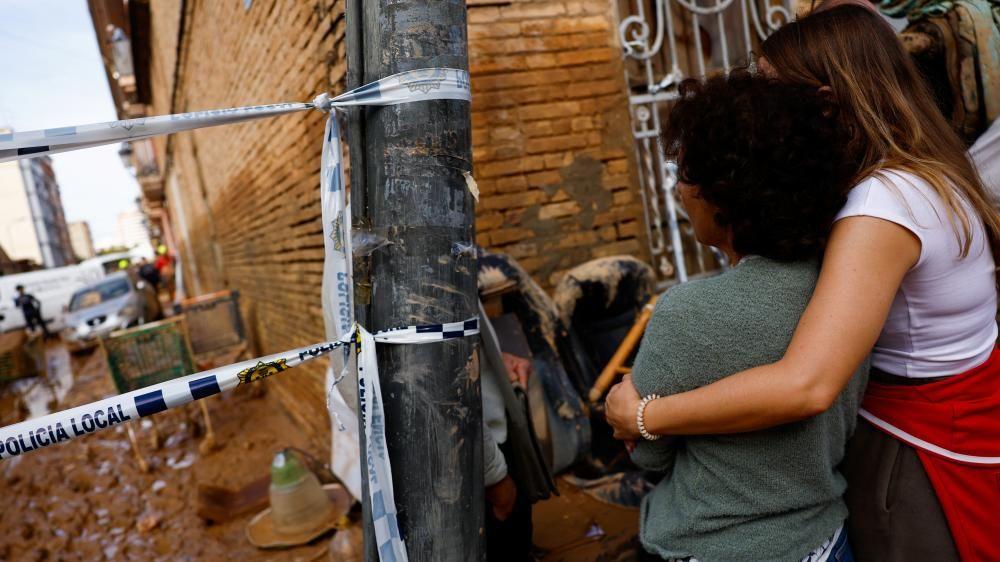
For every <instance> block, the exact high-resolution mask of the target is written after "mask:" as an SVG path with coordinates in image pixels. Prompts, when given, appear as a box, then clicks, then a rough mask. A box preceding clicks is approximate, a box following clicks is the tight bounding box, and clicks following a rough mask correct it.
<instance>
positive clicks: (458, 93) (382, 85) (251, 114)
mask: <svg viewBox="0 0 1000 562" xmlns="http://www.w3.org/2000/svg"><path fill="white" fill-rule="evenodd" d="M436 99H454V100H466V101H468V100H470V99H471V93H470V89H469V73H468V72H466V71H464V70H457V69H454V68H423V69H418V70H410V71H407V72H400V73H398V74H393V75H392V76H387V77H385V78H382V79H381V80H378V81H375V82H372V83H370V84H366V85H364V86H361V87H360V88H356V89H354V90H351V91H349V92H345V93H343V94H341V95H339V96H336V97H334V98H330V97H329V96H328V95H327V94H320V95H318V96H316V97H315V98H314V99H313V101H311V102H305V103H298V102H296V103H276V104H268V105H253V106H248V107H233V108H227V109H212V110H208V111H194V112H190V113H177V114H174V115H158V116H152V117H137V118H135V119H122V120H119V121H108V122H105V123H93V124H89V125H78V126H70V127H55V128H51V129H40V130H37V131H25V132H22V133H17V132H8V133H0V162H7V161H10V160H18V159H21V158H32V157H35V156H42V155H45V154H55V153H58V152H65V151H68V150H80V149H83V148H92V147H95V146H101V145H104V144H112V143H115V142H122V141H134V140H140V139H145V138H150V137H155V136H159V135H167V134H171V133H178V132H181V131H189V130H191V129H198V128H202V127H212V126H216V125H228V124H232V123H240V122H243V121H250V120H255V119H263V118H268V117H275V116H278V115H283V114H286V113H294V112H297V111H303V110H306V109H320V110H323V111H330V110H332V109H338V108H344V107H351V106H358V105H396V104H400V103H411V102H415V101H423V100H436Z"/></svg>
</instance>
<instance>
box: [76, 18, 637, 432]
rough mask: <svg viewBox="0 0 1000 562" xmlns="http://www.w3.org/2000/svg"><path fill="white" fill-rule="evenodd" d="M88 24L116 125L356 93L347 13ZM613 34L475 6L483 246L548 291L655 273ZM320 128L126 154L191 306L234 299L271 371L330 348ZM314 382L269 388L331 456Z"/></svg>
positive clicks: (305, 378)
mask: <svg viewBox="0 0 1000 562" xmlns="http://www.w3.org/2000/svg"><path fill="white" fill-rule="evenodd" d="M90 6H91V13H92V15H93V17H94V28H95V31H96V33H97V35H98V39H99V43H100V44H101V48H102V51H103V52H104V54H105V60H106V61H108V63H109V64H108V67H107V71H108V80H109V83H110V84H111V88H112V92H113V94H114V97H115V101H116V103H117V105H118V109H119V115H120V117H121V118H131V117H139V116H142V115H162V114H169V113H181V112H186V111H196V110H204V109H217V108H227V107H237V106H245V105H254V104H258V103H271V102H280V101H299V100H309V99H312V98H313V97H314V96H315V95H316V94H317V93H319V92H331V93H338V92H342V91H343V90H344V89H345V74H346V62H345V44H344V35H345V19H344V13H343V12H344V3H343V1H333V0H316V1H311V2H277V1H276V0H271V1H265V0H258V1H255V2H253V3H247V4H244V3H239V2H181V1H180V0H158V1H156V2H144V1H141V0H138V1H137V0H132V1H130V2H128V3H127V7H126V6H125V5H124V3H123V2H122V1H121V0H90ZM615 20H616V17H615V14H614V8H613V6H612V5H611V4H610V3H609V2H607V1H604V0H559V1H555V0H551V1H550V0H533V1H511V2H488V3H483V2H469V8H468V21H469V26H468V38H469V58H470V70H471V74H472V90H473V102H472V125H473V151H474V175H475V177H476V180H477V181H478V184H479V189H480V202H479V206H478V209H477V220H476V229H477V242H478V243H479V245H481V246H483V247H485V248H488V249H491V250H495V251H500V252H505V253H509V254H511V255H512V256H514V257H515V258H516V259H518V260H519V261H520V262H521V264H522V265H523V266H524V267H525V268H526V269H527V270H528V271H529V272H530V273H532V274H533V275H534V276H535V278H536V279H537V280H538V281H539V282H540V283H541V284H542V285H543V286H545V287H551V286H553V285H554V284H555V283H556V282H557V280H558V279H559V277H560V276H561V275H562V274H563V273H564V272H565V271H566V270H567V269H569V268H571V267H573V266H576V265H578V264H580V263H583V262H585V261H587V260H589V259H592V258H597V257H603V256H608V255H613V254H633V255H638V256H639V257H644V256H645V255H646V253H645V250H644V249H645V248H646V247H647V245H646V244H645V242H644V241H643V236H644V232H645V229H644V228H643V227H642V223H641V221H642V216H643V212H642V202H641V201H640V200H639V197H638V189H637V180H636V174H635V172H634V171H633V170H634V165H633V164H634V162H633V161H634V157H635V156H634V154H635V153H634V150H633V148H632V144H631V143H632V139H631V135H630V130H629V125H628V123H629V114H628V103H627V92H626V86H625V82H624V79H623V68H622V64H621V55H620V52H621V51H620V47H619V45H618V43H617V33H616V31H615V29H616V23H615ZM221 22H225V24H224V25H223V24H222V23H221ZM118 29H121V30H123V32H124V36H125V37H127V38H129V40H130V45H131V51H130V53H131V58H132V61H131V66H130V67H128V66H127V65H120V64H116V63H114V62H113V61H115V60H116V58H115V57H116V56H117V57H118V59H121V58H122V57H123V56H126V55H125V54H121V53H119V54H117V55H116V54H115V51H114V49H115V46H116V45H119V46H120V45H121V44H122V34H121V33H118V32H117V31H116V30H118ZM209 53H210V54H209ZM123 68H125V69H126V70H131V72H132V73H133V74H132V75H131V76H126V75H124V74H123V70H122V69H123ZM323 121H324V116H323V115H322V114H320V113H318V112H307V113H300V114H295V115H291V116H286V117H281V118H277V119H271V120H262V121H254V122H249V123H245V124H240V125H235V126H226V127H216V128H207V129H199V130H196V131H191V132H185V133H180V134H177V135H173V136H170V137H166V138H163V137H160V138H154V139H150V140H144V141H138V143H132V147H131V148H129V149H125V148H123V152H131V154H133V155H139V154H142V155H143V156H142V157H143V158H144V159H145V162H144V164H143V165H139V164H138V163H137V164H136V166H135V168H136V170H137V177H140V184H142V186H143V204H142V205H143V210H144V211H147V214H148V213H149V211H150V210H152V211H159V210H161V209H162V210H164V211H165V215H166V220H162V221H161V222H160V223H159V224H161V225H162V226H163V227H164V230H165V231H169V232H170V234H169V235H168V234H167V233H166V232H165V233H164V236H165V237H168V236H169V237H170V238H171V239H172V240H173V246H172V248H171V250H172V251H175V252H177V253H178V255H179V256H180V258H181V260H180V261H181V264H182V268H183V272H184V273H183V275H184V284H185V288H186V291H187V292H188V294H189V295H190V294H201V293H206V292H210V291H214V290H219V289H224V288H230V289H238V290H239V291H240V296H241V299H240V300H241V303H242V305H243V306H244V315H245V317H246V319H247V325H248V327H249V331H250V333H251V335H252V337H253V339H254V341H255V344H256V346H257V348H258V351H259V352H260V353H271V352H275V351H279V350H286V349H292V348H295V347H298V346H301V345H306V344H308V343H311V342H316V341H321V340H322V339H323V337H324V332H323V326H322V319H321V315H320V282H321V275H322V260H323V249H322V242H321V239H320V236H322V225H321V222H320V207H319V192H318V186H319V166H320V150H321V145H322V135H323ZM348 134H349V132H348ZM139 143H141V145H142V146H141V148H140V147H138V146H136V145H137V144H139ZM143 178H146V180H145V181H143ZM302 370H303V372H302V373H298V374H296V376H295V377H288V378H283V379H281V380H278V378H276V380H275V381H274V382H273V383H272V384H269V387H271V388H274V389H275V390H276V391H277V392H278V393H279V395H280V396H281V397H282V400H283V402H284V403H286V404H288V405H292V406H293V407H291V408H289V411H290V413H291V414H292V415H293V417H295V418H296V419H297V420H298V421H299V423H300V425H301V426H302V428H303V430H304V431H306V432H307V433H309V434H310V435H314V436H317V437H318V439H319V441H318V442H323V441H324V440H325V438H323V437H322V436H324V435H327V434H328V431H329V428H328V420H327V414H326V408H325V403H324V400H323V397H324V396H325V390H324V388H323V366H322V365H320V364H307V365H304V366H303V367H302Z"/></svg>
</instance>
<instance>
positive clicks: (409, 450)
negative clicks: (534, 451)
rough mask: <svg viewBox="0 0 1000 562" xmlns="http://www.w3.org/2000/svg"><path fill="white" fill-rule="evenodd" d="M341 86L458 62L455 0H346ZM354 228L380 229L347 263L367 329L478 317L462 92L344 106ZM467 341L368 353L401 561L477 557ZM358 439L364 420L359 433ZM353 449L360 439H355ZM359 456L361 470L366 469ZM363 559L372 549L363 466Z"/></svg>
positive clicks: (464, 54) (476, 431)
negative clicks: (383, 242)
mask: <svg viewBox="0 0 1000 562" xmlns="http://www.w3.org/2000/svg"><path fill="white" fill-rule="evenodd" d="M346 10H347V14H346V15H347V37H346V39H347V59H348V87H349V88H354V87H357V86H360V85H362V84H365V83H368V82H372V81H374V80H377V79H380V78H384V77H386V76H389V75H391V74H395V73H397V72H402V71H407V70H413V69H419V68H433V67H448V68H457V69H463V70H467V69H468V41H467V37H466V33H467V28H466V6H465V1H464V0H363V1H362V0H348V2H347V8H346ZM348 126H349V135H350V148H351V198H352V212H353V217H354V221H353V222H354V225H355V228H358V229H365V230H367V231H369V232H371V233H374V234H376V235H381V236H384V237H386V238H387V240H388V241H389V242H390V245H388V246H386V247H383V248H381V249H378V250H376V251H375V252H374V253H373V254H372V255H371V256H370V257H369V258H363V260H358V261H359V262H361V263H356V266H355V300H356V315H357V318H358V319H359V320H360V321H361V323H362V324H363V325H364V326H365V327H366V328H368V330H369V331H372V332H374V331H376V330H381V329H385V328H392V327H398V326H406V325H412V324H428V323H444V322H455V321H460V320H465V319H468V318H471V317H475V316H477V314H478V307H477V302H478V301H477V299H478V295H477V288H476V257H475V254H474V253H473V252H472V251H471V245H472V244H473V243H474V240H475V207H474V204H475V203H474V199H473V196H472V194H471V193H470V192H469V190H468V188H467V185H466V180H465V177H464V176H463V173H464V172H471V171H472V147H471V144H472V140H471V121H470V108H469V104H468V102H464V101H453V100H435V101H427V102H417V103H408V104H400V105H395V106H389V107H378V108H365V109H358V110H353V111H352V112H350V113H349V114H348ZM476 344H477V339H476V338H457V339H453V340H446V341H443V342H441V343H433V344H424V345H400V346H396V345H381V346H380V347H379V350H378V361H379V373H380V375H381V384H382V394H383V396H382V398H383V400H384V403H385V416H386V434H387V435H386V439H387V442H388V447H389V457H390V460H391V462H392V468H393V478H392V480H393V486H394V489H395V496H396V503H397V509H398V515H399V524H400V532H401V534H402V536H403V538H404V539H405V541H406V545H407V552H408V554H409V558H410V560H411V561H415V562H419V561H435V562H436V561H455V562H467V561H470V560H481V559H483V557H484V548H483V547H484V536H483V528H484V518H483V514H484V499H483V471H482V468H483V467H482V463H483V456H482V402H481V398H480V386H479V376H478V372H470V368H472V369H478V365H477V364H476V363H475V362H473V361H472V358H473V353H474V351H475V349H476V347H475V346H476ZM361 434H362V439H364V431H363V430H362V431H361ZM362 451H364V446H363V445H362ZM366 464H367V463H366V462H364V461H362V463H361V465H362V467H363V468H364V467H366ZM362 480H363V481H364V482H365V486H366V489H365V493H364V494H363V495H364V496H365V497H364V513H365V521H366V529H365V539H366V540H365V542H366V560H368V561H375V560H378V555H377V553H376V552H375V550H374V548H373V545H374V540H372V538H373V530H372V529H370V528H368V527H369V525H368V524H367V522H368V521H370V518H369V517H368V515H369V514H370V511H371V506H370V505H369V501H368V491H367V475H366V474H364V472H363V478H362Z"/></svg>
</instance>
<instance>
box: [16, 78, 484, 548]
mask: <svg viewBox="0 0 1000 562" xmlns="http://www.w3.org/2000/svg"><path fill="white" fill-rule="evenodd" d="M471 99H472V94H471V88H470V82H469V73H468V72H466V71H464V70H458V69H452V68H426V69H416V70H410V71H406V72H400V73H398V74H394V75H391V76H388V77H386V78H382V79H380V80H378V81H375V82H372V83H370V84H366V85H364V86H361V87H360V88H356V89H354V90H351V91H349V92H345V93H343V94H341V95H339V96H336V97H334V98H330V97H329V96H328V95H327V94H320V95H318V96H316V97H315V98H314V99H313V101H312V102H306V103H278V104H270V105H256V106H249V107H237V108H229V109H217V110H209V111H196V112H191V113H181V114H175V115H162V116H153V117H140V118H136V119H124V120H120V121H111V122H106V123H96V124H90V125H81V126H72V127H58V128H53V129H42V130H37V131H27V132H23V133H0V163H2V162H7V161H10V160H18V159H21V158H31V157H36V156H42V155H46V154H55V153H59V152H66V151H70V150H81V149H84V148H92V147H95V146H101V145H105V144H111V143H115V142H125V141H135V140H141V139H146V138H150V137H154V136H159V135H166V134H171V133H177V132H181V131H188V130H192V129H197V128H202V127H212V126H217V125H226V124H232V123H239V122H244V121H250V120H255V119H262V118H269V117H275V116H278V115H283V114H287V113H293V112H297V111H302V110H307V109H317V110H320V111H326V112H328V113H329V115H328V117H327V122H326V128H325V130H324V135H323V151H322V157H321V160H322V161H321V169H320V201H321V213H322V221H323V239H324V240H323V245H324V265H323V281H322V310H323V320H324V325H325V327H326V337H327V339H328V340H330V341H329V342H327V343H324V344H319V345H316V346H311V347H307V348H300V349H297V350H293V351H290V352H287V353H284V354H276V355H271V356H268V357H265V358H261V359H254V360H250V361H248V362H243V363H239V364H236V365H230V366H227V367H220V368H217V369H213V370H211V371H205V372H202V373H197V374H194V375H189V376H187V377H182V378H179V379H175V380H173V381H169V382H165V383H161V384H159V385H154V386H151V387H147V388H145V389H140V390H137V391H133V392H130V393H126V394H122V395H119V396H116V397H113V398H108V399H106V400H101V401H98V402H94V403H92V404H88V405H86V406H80V407H77V408H73V409H70V410H66V411H64V412H60V413H57V414H51V415H49V416H45V417H42V418H37V419H34V420H29V421H26V422H22V423H20V424H16V425H13V426H10V427H7V428H3V429H0V459H2V458H6V457H9V456H14V455H19V454H23V453H25V452H28V451H32V450H35V449H38V448H41V447H46V446H49V445H53V444H55V443H61V442H63V441H67V440H70V439H73V438H75V437H79V436H81V435H86V434H88V433H93V432H95V431H98V430H100V429H105V428H107V427H111V426H114V425H118V424H121V423H124V422H126V421H129V420H132V419H134V418H136V417H142V416H145V415H151V414H154V413H156V412H160V411H163V410H166V409H168V408H173V407H176V406H179V405H181V404H186V403H187V402H190V401H192V400H197V399H199V398H204V397H205V396H211V395H212V394H215V393H218V392H222V391H224V390H229V389H231V388H233V387H235V386H238V385H240V384H244V383H245V382H252V381H253V380H259V379H261V378H265V377H267V376H270V375H272V374H274V373H278V372H281V371H283V370H285V369H287V368H290V367H293V366H295V365H299V364H301V363H303V362H305V361H308V360H310V359H313V358H315V357H319V356H321V355H326V354H328V353H330V352H331V351H333V350H334V349H338V348H340V349H343V350H344V351H345V354H344V357H343V360H344V361H343V362H344V365H345V370H346V368H347V367H346V365H347V363H348V361H347V359H348V356H349V349H350V346H349V344H350V343H352V342H353V343H354V344H355V345H356V346H357V347H356V351H357V352H358V353H360V355H361V356H362V357H363V358H366V360H360V359H359V361H358V371H359V376H358V387H359V396H361V397H362V399H361V415H362V420H363V421H364V422H365V423H364V427H365V434H366V437H367V439H366V443H367V448H366V455H365V456H366V460H367V462H368V466H369V471H368V481H369V493H370V494H371V501H372V507H373V519H374V527H375V536H376V541H377V542H378V550H379V555H380V558H381V559H382V560H391V561H396V560H400V561H405V560H407V556H406V549H405V545H404V544H403V541H402V538H401V537H400V534H399V528H398V526H397V524H396V509H395V501H394V497H393V493H392V470H391V468H390V466H389V456H388V449H387V447H386V444H385V439H384V434H385V427H384V414H383V409H382V402H381V390H380V388H379V381H378V366H377V363H376V362H375V356H374V345H373V343H374V342H376V341H377V342H384V343H426V342H432V341H442V340H446V339H449V338H452V337H464V336H466V335H471V334H474V333H478V324H477V321H476V320H475V319H473V320H468V321H465V322H459V323H455V324H443V325H442V324H438V325H431V326H410V327H408V328H402V329H399V330H390V331H386V332H380V333H377V334H374V335H373V334H369V333H368V332H367V331H365V330H364V328H361V327H360V326H358V325H357V324H356V323H355V322H354V316H353V310H354V303H353V295H352V290H353V275H352V270H351V256H352V252H351V215H350V212H349V209H350V199H349V195H348V191H347V189H346V188H345V186H346V184H345V181H344V167H343V164H342V155H343V146H342V141H341V134H340V127H339V124H338V120H337V115H336V110H339V109H343V108H346V107H352V106H389V105H397V104H402V103H412V102H417V101H430V100H461V101H471ZM463 242H464V241H463ZM366 342H368V343H366ZM368 354H370V355H368ZM332 363H333V362H332V361H331V368H330V370H328V374H327V378H328V380H333V381H334V385H332V386H331V387H330V390H329V392H330V393H331V394H333V393H337V394H338V396H339V392H338V390H337V389H336V387H335V384H336V382H339V380H340V379H342V378H343V375H341V377H339V378H338V377H335V376H332ZM241 375H242V376H243V378H240V377H241ZM243 379H247V380H245V381H244V380H243ZM366 385H370V389H369V394H366V393H365V386H366ZM342 401H343V400H341V402H342ZM369 402H370V404H371V408H370V410H371V412H370V413H371V420H368V419H367V417H366V416H367V415H368V413H369V412H368V404H369ZM329 403H330V400H329V396H328V404H329ZM348 411H349V410H348ZM331 412H332V413H333V415H338V414H337V413H336V411H333V410H331ZM340 425H341V427H344V425H343V424H340ZM25 435H27V437H26V438H25ZM334 438H335V439H336V438H337V432H334ZM25 439H26V440H25ZM355 439H356V437H355ZM8 447H9V448H8Z"/></svg>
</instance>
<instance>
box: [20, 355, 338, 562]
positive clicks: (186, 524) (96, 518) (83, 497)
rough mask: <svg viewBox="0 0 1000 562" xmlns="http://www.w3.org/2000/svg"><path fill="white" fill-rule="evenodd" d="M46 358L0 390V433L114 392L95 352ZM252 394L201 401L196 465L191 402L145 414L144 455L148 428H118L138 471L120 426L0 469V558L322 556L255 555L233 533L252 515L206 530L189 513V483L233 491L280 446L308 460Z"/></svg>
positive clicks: (296, 556) (303, 551) (262, 470)
mask: <svg viewBox="0 0 1000 562" xmlns="http://www.w3.org/2000/svg"><path fill="white" fill-rule="evenodd" d="M47 353H48V356H49V364H50V369H49V371H50V373H49V375H48V377H46V378H41V377H39V378H36V379H35V380H27V379H26V380H22V381H18V382H16V383H8V384H6V385H3V386H0V420H2V423H3V425H7V424H10V423H14V422H16V421H20V420H21V419H24V418H25V417H27V416H28V415H39V414H40V413H44V410H45V409H65V408H69V407H72V406H78V405H81V404H85V403H88V402H91V401H94V400H99V399H101V398H104V397H106V396H109V395H112V394H114V393H115V391H114V386H113V383H112V381H111V378H110V376H109V374H108V370H107V364H106V363H105V360H104V357H103V355H102V354H101V353H100V352H99V351H97V352H89V353H84V354H80V355H74V356H70V355H69V354H67V353H65V352H64V351H63V350H62V348H61V347H59V346H58V345H56V344H50V345H49V348H48V349H47ZM60 357H62V358H64V359H63V360H65V361H66V363H67V364H68V365H69V369H70V370H69V373H67V372H65V371H63V370H61V369H65V368H66V366H65V365H64V366H63V367H60V366H59V365H58V361H60ZM257 384H261V383H257ZM264 384H266V383H264ZM265 388H266V387H265ZM254 394H255V393H252V392H251V393H248V392H233V393H228V394H224V395H218V396H213V397H211V398H208V399H207V400H206V401H207V404H208V408H209V411H210V412H211V419H212V423H213V426H214V429H215V433H216V442H217V448H216V449H215V450H214V451H212V452H210V453H208V454H207V455H204V456H203V455H201V454H200V453H199V451H198V444H199V442H200V441H201V434H202V432H203V430H202V422H201V415H200V412H199V410H198V408H197V406H196V405H194V404H189V405H187V406H185V407H183V408H181V409H179V410H171V411H168V412H163V413H161V414H157V415H156V419H157V425H158V428H159V432H160V434H161V436H162V440H163V445H162V446H161V447H160V448H159V449H152V448H151V444H150V440H151V439H150V438H151V435H152V431H151V428H149V427H148V425H149V423H148V421H147V422H145V425H146V426H147V427H141V425H140V424H141V423H142V422H140V421H138V420H137V421H134V422H129V423H131V424H133V427H134V428H135V430H136V431H137V434H138V437H139V443H140V446H141V447H142V450H143V452H144V454H145V456H146V459H147V461H148V462H149V464H150V467H151V469H150V471H149V473H146V474H144V473H142V472H140V471H139V467H138V464H137V462H136V460H135V457H134V456H133V454H132V451H131V448H130V446H129V441H128V437H127V435H126V431H125V429H124V428H123V427H122V426H119V427H116V428H114V429H108V430H106V431H103V432H98V433H95V434H92V435H89V436H86V437H82V438H79V439H75V440H73V441H70V442H67V443H62V444H60V445H57V446H54V447H49V448H46V449H42V450H39V451H35V452H32V453H28V454H26V455H24V456H21V457H16V458H14V459H11V460H5V461H2V462H0V497H2V498H3V500H4V501H3V509H2V511H0V560H105V559H108V560H111V559H114V560H143V561H146V560H257V559H261V560H265V559H266V560H317V559H320V560H325V559H327V558H328V554H327V544H328V542H329V540H328V538H329V537H327V539H319V540H318V541H316V542H314V543H313V544H312V545H307V546H304V547H298V548H295V549H290V550H280V551H262V550H258V549H257V548H255V547H254V546H252V545H251V544H250V543H249V542H247V540H246V538H245V535H244V527H245V525H246V523H247V522H248V521H249V520H250V518H251V517H253V514H252V513H251V514H246V515H244V516H242V517H239V518H237V519H234V520H232V521H229V522H226V523H221V524H214V525H206V524H205V523H204V522H203V521H202V520H201V519H200V518H199V517H198V516H197V515H196V514H195V509H196V497H197V485H198V484H199V483H202V484H213V485H217V486H224V487H226V488H230V489H234V490H235V489H238V488H240V487H242V486H244V485H246V484H249V483H250V482H252V481H253V480H256V479H258V478H260V477H261V476H264V475H266V474H267V473H268V466H269V463H270V461H271V459H272V457H273V456H274V453H276V452H277V451H279V450H280V449H282V448H284V447H287V446H295V447H299V448H302V449H304V450H306V451H308V452H309V453H311V454H313V455H315V456H317V457H318V456H319V451H316V450H314V449H310V447H309V444H308V443H307V441H306V440H305V438H304V437H302V435H301V433H300V432H299V431H298V429H297V428H296V427H295V424H294V423H293V421H292V420H291V419H290V418H289V417H288V416H287V415H286V414H285V413H284V411H283V410H282V409H281V407H280V406H279V404H278V401H277V399H276V398H275V397H274V396H271V395H268V394H266V393H264V395H263V396H258V397H255V396H254ZM29 395H30V397H31V398H30V399H29V400H25V396H29Z"/></svg>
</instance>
